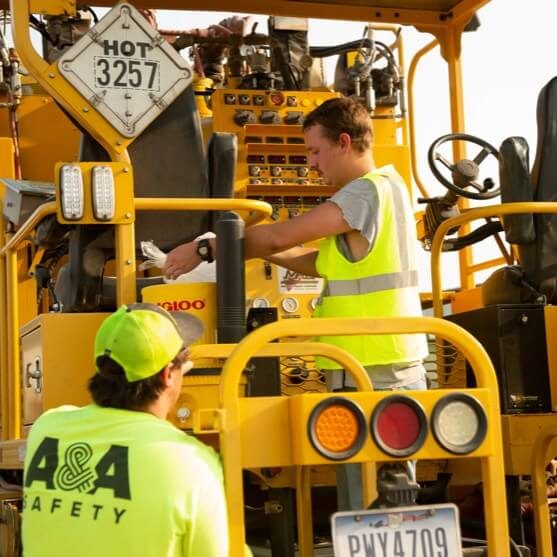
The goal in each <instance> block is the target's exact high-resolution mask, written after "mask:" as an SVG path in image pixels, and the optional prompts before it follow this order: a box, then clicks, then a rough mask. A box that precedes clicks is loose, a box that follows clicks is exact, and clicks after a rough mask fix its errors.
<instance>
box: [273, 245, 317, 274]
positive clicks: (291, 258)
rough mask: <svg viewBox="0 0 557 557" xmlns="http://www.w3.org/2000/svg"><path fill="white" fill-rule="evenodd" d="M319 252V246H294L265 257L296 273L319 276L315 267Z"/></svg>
mask: <svg viewBox="0 0 557 557" xmlns="http://www.w3.org/2000/svg"><path fill="white" fill-rule="evenodd" d="M317 252H318V250H317V248H303V247H294V248H291V249H289V250H286V251H282V252H280V253H275V254H274V255H269V256H267V257H265V258H264V259H266V260H267V261H270V262H271V263H275V264H276V265H280V266H281V267H284V268H285V269H290V270H291V271H294V272H295V273H300V274H301V275H307V276H311V277H317V276H319V275H318V274H317V270H316V268H315V261H316V259H317Z"/></svg>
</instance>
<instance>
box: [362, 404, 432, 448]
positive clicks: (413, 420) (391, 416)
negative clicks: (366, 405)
mask: <svg viewBox="0 0 557 557" xmlns="http://www.w3.org/2000/svg"><path fill="white" fill-rule="evenodd" d="M370 430H371V436H372V437H373V440H374V441H375V444H376V445H377V446H378V447H379V448H380V449H381V450H382V451H383V452H384V453H385V454H387V455H389V456H395V457H403V456H410V455H411V454H413V453H415V452H416V451H418V450H419V449H420V448H421V447H422V445H423V444H424V442H425V440H426V437H427V432H428V426H427V418H426V414H425V411H424V409H423V408H422V406H421V404H420V403H418V402H417V401H416V400H414V399H413V398H410V397H407V396H403V395H392V396H388V397H386V398H384V399H383V400H381V402H380V403H379V404H378V405H377V406H376V407H375V409H374V410H373V414H372V415H371V424H370Z"/></svg>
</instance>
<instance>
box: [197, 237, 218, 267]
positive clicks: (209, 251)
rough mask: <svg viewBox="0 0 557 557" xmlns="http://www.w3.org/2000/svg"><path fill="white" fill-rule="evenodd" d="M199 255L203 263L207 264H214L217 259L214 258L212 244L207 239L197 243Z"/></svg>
mask: <svg viewBox="0 0 557 557" xmlns="http://www.w3.org/2000/svg"><path fill="white" fill-rule="evenodd" d="M195 251H196V252H197V255H199V257H201V261H207V263H212V262H213V261H214V260H215V258H214V257H213V248H212V247H211V243H210V242H209V240H208V239H207V238H204V239H203V240H199V241H198V242H197V249H196V250H195Z"/></svg>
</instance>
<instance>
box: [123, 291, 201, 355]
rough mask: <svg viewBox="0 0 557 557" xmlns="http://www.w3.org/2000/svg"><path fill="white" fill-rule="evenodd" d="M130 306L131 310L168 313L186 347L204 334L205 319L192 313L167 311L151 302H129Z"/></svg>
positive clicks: (166, 314) (165, 314)
mask: <svg viewBox="0 0 557 557" xmlns="http://www.w3.org/2000/svg"><path fill="white" fill-rule="evenodd" d="M128 308H129V309H131V310H137V309H143V310H150V311H156V312H157V313H160V314H162V315H164V316H166V317H167V318H168V315H170V316H171V317H172V319H173V320H174V324H175V325H176V329H177V330H178V334H179V335H180V336H181V337H182V340H183V342H184V347H185V348H186V347H188V346H190V345H191V344H193V343H194V342H195V341H196V340H199V339H200V338H201V337H202V336H203V331H204V329H205V327H204V325H203V321H201V319H199V318H198V317H196V316H195V315H191V313H186V312H184V311H167V310H164V309H162V308H161V307H160V306H158V305H156V304H151V303H145V302H144V303H136V304H128Z"/></svg>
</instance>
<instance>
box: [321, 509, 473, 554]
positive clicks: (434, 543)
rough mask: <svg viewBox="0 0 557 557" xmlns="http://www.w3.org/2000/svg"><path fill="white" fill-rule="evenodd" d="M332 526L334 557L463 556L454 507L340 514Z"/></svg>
mask: <svg viewBox="0 0 557 557" xmlns="http://www.w3.org/2000/svg"><path fill="white" fill-rule="evenodd" d="M331 522H332V534H333V545H334V550H335V557H458V556H462V547H461V542H460V528H459V523H458V509H457V507H456V506H455V505H452V504H442V505H427V506H415V507H396V508H392V509H373V510H366V511H348V512H338V513H335V514H333V516H332V517H331Z"/></svg>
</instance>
